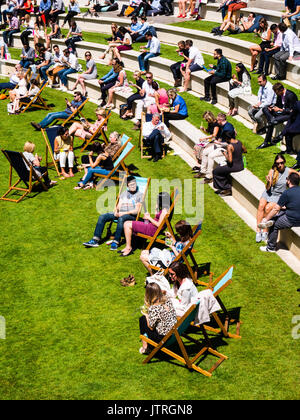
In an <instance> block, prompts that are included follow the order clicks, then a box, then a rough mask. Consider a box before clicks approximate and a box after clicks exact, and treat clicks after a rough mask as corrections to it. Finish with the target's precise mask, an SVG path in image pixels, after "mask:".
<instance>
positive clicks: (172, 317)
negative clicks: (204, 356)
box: [139, 283, 177, 354]
mask: <svg viewBox="0 0 300 420" xmlns="http://www.w3.org/2000/svg"><path fill="white" fill-rule="evenodd" d="M144 303H145V307H146V313H144V314H143V315H142V316H141V317H140V320H139V324H140V334H141V335H145V336H146V337H148V338H149V339H151V340H153V341H155V342H156V343H159V342H160V341H161V340H162V339H163V337H164V336H165V335H166V334H167V333H168V332H169V331H170V330H171V329H172V328H173V327H174V325H176V323H177V317H176V311H175V308H174V306H173V303H172V300H171V299H170V298H169V297H168V296H167V295H166V294H165V293H163V292H162V290H161V288H160V287H159V285H158V284H157V283H149V284H147V286H146V292H145V300H144ZM139 352H140V353H141V354H149V352H150V349H149V346H148V343H147V341H145V340H142V347H141V348H140V349H139Z"/></svg>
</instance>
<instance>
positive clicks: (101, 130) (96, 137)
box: [80, 110, 111, 153]
mask: <svg viewBox="0 0 300 420" xmlns="http://www.w3.org/2000/svg"><path fill="white" fill-rule="evenodd" d="M110 116H111V110H109V111H108V112H107V113H106V116H105V119H104V120H103V121H102V123H101V125H100V126H99V127H98V128H97V130H96V131H95V132H94V134H93V135H92V137H91V138H89V139H83V138H80V140H82V142H83V143H82V147H81V150H80V152H81V153H82V152H83V151H84V150H85V149H86V148H87V147H88V146H89V145H90V144H91V143H92V142H94V141H95V140H99V139H100V137H102V139H103V140H104V142H105V143H106V144H108V139H107V136H106V133H105V130H104V127H106V126H107V123H108V120H109V117H110Z"/></svg>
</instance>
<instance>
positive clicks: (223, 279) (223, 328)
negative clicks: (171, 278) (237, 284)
mask: <svg viewBox="0 0 300 420" xmlns="http://www.w3.org/2000/svg"><path fill="white" fill-rule="evenodd" d="M233 269H234V266H231V267H229V268H228V269H227V270H226V271H224V273H223V274H221V275H220V276H219V277H218V278H217V279H216V280H214V281H213V282H212V284H210V285H209V286H208V288H209V289H211V290H212V292H213V295H214V296H215V298H216V299H217V301H218V302H219V304H220V306H221V308H222V311H223V314H224V316H225V322H224V323H222V322H221V319H220V317H219V316H218V315H217V313H214V314H213V317H214V319H215V321H216V323H217V324H218V326H219V328H213V327H211V326H206V325H205V329H207V330H208V331H211V332H214V333H217V334H219V333H222V334H223V335H224V336H225V337H230V338H242V337H241V335H240V326H241V321H240V320H239V319H231V317H230V314H229V311H228V310H227V309H226V307H225V305H224V303H223V302H222V300H221V298H220V296H219V295H220V293H221V292H222V291H223V290H224V289H226V287H227V286H228V285H229V284H231V283H232V274H233ZM232 324H236V333H235V334H232V333H230V332H229V327H230V325H232Z"/></svg>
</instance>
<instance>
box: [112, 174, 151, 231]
mask: <svg viewBox="0 0 300 420" xmlns="http://www.w3.org/2000/svg"><path fill="white" fill-rule="evenodd" d="M127 178H128V176H126V177H124V178H123V180H122V183H121V186H120V189H119V193H118V197H117V199H116V203H115V207H114V213H115V212H116V209H117V205H118V203H119V200H120V196H121V194H122V193H123V187H124V184H125V182H126V181H127ZM135 178H140V177H135ZM143 179H146V178H143ZM150 182H151V178H147V183H146V187H145V191H144V193H143V198H142V203H141V206H140V208H139V210H138V213H137V215H136V218H135V220H139V218H140V214H141V211H142V207H143V206H144V209H145V198H146V195H147V191H148V188H149V184H150ZM112 224H113V221H112V222H110V225H109V227H108V229H107V236H111V226H112Z"/></svg>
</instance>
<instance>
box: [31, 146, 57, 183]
mask: <svg viewBox="0 0 300 420" xmlns="http://www.w3.org/2000/svg"><path fill="white" fill-rule="evenodd" d="M34 150H35V144H34V143H32V142H31V141H27V142H26V143H25V144H24V147H23V156H24V157H25V159H26V161H27V162H28V163H29V164H30V165H31V166H33V168H34V170H35V172H36V173H37V175H38V176H40V177H43V178H44V181H45V184H46V186H47V187H52V186H53V185H55V184H57V181H51V180H50V178H49V176H48V172H47V168H46V167H45V166H41V160H42V157H41V156H39V155H38V154H37V153H35V154H33V153H34ZM27 162H25V160H24V163H25V166H26V168H27V169H28V171H29V170H30V168H29V167H28V165H27Z"/></svg>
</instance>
